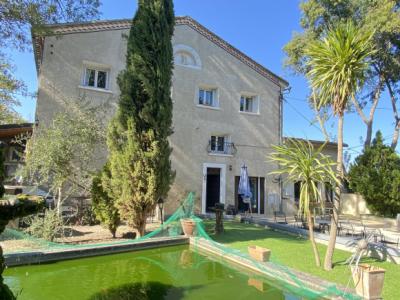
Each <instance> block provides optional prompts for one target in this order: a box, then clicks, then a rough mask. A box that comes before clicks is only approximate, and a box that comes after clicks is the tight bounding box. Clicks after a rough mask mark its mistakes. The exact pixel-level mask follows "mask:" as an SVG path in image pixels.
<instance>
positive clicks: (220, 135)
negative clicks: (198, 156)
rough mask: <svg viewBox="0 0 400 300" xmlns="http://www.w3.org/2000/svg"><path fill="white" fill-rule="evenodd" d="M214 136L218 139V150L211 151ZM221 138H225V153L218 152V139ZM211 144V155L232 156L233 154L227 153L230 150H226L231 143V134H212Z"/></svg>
mask: <svg viewBox="0 0 400 300" xmlns="http://www.w3.org/2000/svg"><path fill="white" fill-rule="evenodd" d="M213 136H215V137H216V144H215V145H216V149H215V150H212V149H211V139H212V137H213ZM219 137H223V138H224V149H223V151H218V138H219ZM209 142H210V151H209V155H220V156H232V154H230V153H227V150H228V149H226V144H227V143H231V136H230V135H229V134H220V133H212V134H211V135H210V140H209Z"/></svg>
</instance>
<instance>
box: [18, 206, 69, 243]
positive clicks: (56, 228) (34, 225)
mask: <svg viewBox="0 0 400 300" xmlns="http://www.w3.org/2000/svg"><path fill="white" fill-rule="evenodd" d="M28 224H29V227H28V228H27V229H25V231H26V232H27V233H29V234H30V235H32V236H34V237H37V238H41V239H44V240H46V241H51V242H52V241H54V239H55V238H57V237H60V236H63V234H64V222H63V219H62V217H61V216H60V215H59V214H58V212H57V210H55V209H49V210H46V211H45V212H44V215H41V214H39V215H35V216H33V217H31V218H30V220H29V221H28Z"/></svg>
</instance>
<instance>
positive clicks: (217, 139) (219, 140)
mask: <svg viewBox="0 0 400 300" xmlns="http://www.w3.org/2000/svg"><path fill="white" fill-rule="evenodd" d="M226 141H227V137H226V136H216V135H212V136H211V140H210V149H211V152H217V153H224V152H225V150H226V145H225V144H226Z"/></svg>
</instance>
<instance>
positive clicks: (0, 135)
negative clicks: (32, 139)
mask: <svg viewBox="0 0 400 300" xmlns="http://www.w3.org/2000/svg"><path fill="white" fill-rule="evenodd" d="M33 126H34V124H33V123H21V124H3V125H0V140H1V139H5V138H12V137H15V136H16V135H18V134H22V133H27V132H32V130H33Z"/></svg>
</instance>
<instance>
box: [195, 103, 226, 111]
mask: <svg viewBox="0 0 400 300" xmlns="http://www.w3.org/2000/svg"><path fill="white" fill-rule="evenodd" d="M196 106H197V107H199V108H205V109H212V110H221V108H220V107H215V106H209V105H201V104H197V105H196Z"/></svg>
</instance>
